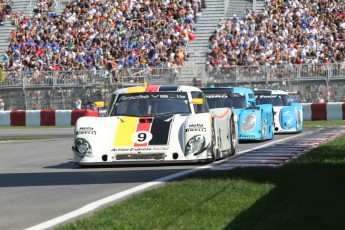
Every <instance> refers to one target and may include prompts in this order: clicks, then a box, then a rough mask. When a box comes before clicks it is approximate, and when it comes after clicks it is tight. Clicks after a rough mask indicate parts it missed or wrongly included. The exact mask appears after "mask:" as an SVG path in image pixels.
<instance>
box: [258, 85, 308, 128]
mask: <svg viewBox="0 0 345 230" xmlns="http://www.w3.org/2000/svg"><path fill="white" fill-rule="evenodd" d="M254 94H255V98H256V103H257V104H258V105H260V104H267V103H270V104H272V105H273V110H274V132H275V133H299V132H301V131H302V129H303V107H302V105H301V104H300V103H294V102H293V99H292V98H290V97H289V93H287V92H285V91H282V90H255V91H254Z"/></svg>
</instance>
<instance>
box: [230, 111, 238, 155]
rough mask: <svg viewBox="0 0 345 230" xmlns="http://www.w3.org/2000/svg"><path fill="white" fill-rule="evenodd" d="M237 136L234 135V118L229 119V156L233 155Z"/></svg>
mask: <svg viewBox="0 0 345 230" xmlns="http://www.w3.org/2000/svg"><path fill="white" fill-rule="evenodd" d="M237 142H238V140H237V134H236V126H235V122H234V117H231V119H230V147H231V149H230V156H233V155H235V153H236V148H237Z"/></svg>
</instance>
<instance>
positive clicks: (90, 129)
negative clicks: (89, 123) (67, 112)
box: [75, 127, 97, 135]
mask: <svg viewBox="0 0 345 230" xmlns="http://www.w3.org/2000/svg"><path fill="white" fill-rule="evenodd" d="M96 133H97V132H96V130H94V129H93V127H80V128H79V129H78V130H77V131H76V132H75V135H79V134H90V135H96Z"/></svg>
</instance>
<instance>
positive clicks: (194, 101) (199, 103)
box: [192, 98, 204, 105]
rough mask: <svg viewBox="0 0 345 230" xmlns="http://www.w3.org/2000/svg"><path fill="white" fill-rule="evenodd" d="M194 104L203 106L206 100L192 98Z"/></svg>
mask: <svg viewBox="0 0 345 230" xmlns="http://www.w3.org/2000/svg"><path fill="white" fill-rule="evenodd" d="M192 104H195V105H202V104H204V100H203V99H202V98H192Z"/></svg>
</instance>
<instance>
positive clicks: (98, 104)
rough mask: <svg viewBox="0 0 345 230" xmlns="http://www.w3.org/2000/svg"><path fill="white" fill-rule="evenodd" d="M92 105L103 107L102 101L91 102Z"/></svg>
mask: <svg viewBox="0 0 345 230" xmlns="http://www.w3.org/2000/svg"><path fill="white" fill-rule="evenodd" d="M93 106H94V107H96V108H101V107H104V101H95V102H94V103H93Z"/></svg>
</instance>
